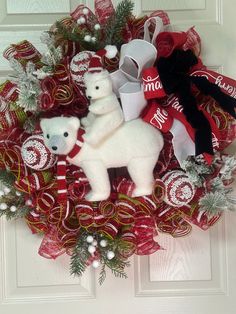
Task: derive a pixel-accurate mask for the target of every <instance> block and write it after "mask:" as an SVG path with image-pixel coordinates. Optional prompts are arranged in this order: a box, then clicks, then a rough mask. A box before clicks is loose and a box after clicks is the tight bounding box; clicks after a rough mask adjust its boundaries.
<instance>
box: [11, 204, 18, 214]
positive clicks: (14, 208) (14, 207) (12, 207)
mask: <svg viewBox="0 0 236 314" xmlns="http://www.w3.org/2000/svg"><path fill="white" fill-rule="evenodd" d="M10 211H11V212H13V213H14V212H16V211H17V207H16V206H14V205H13V206H11V207H10Z"/></svg>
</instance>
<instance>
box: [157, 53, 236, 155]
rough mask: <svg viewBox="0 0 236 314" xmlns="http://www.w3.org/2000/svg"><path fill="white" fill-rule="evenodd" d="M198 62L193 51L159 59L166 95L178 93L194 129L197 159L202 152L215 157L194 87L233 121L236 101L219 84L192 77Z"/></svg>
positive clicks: (206, 123) (207, 122)
mask: <svg viewBox="0 0 236 314" xmlns="http://www.w3.org/2000/svg"><path fill="white" fill-rule="evenodd" d="M197 63H198V59H197V57H196V56H195V55H194V53H193V52H192V51H191V50H187V51H183V50H178V49H175V50H174V51H173V52H172V54H171V55H170V56H168V57H161V58H159V60H158V61H157V69H158V72H159V75H160V79H161V82H162V85H163V88H164V90H165V92H166V94H172V93H175V94H176V95H177V96H178V97H179V103H180V105H182V107H183V113H184V114H185V116H186V119H187V121H188V122H189V123H190V125H191V126H192V127H193V128H194V129H195V149H196V152H195V154H196V156H197V155H200V154H202V153H208V154H210V155H214V152H213V146H212V134H211V126H210V123H209V121H208V120H207V118H206V117H205V115H204V114H203V112H202V111H200V110H199V109H198V105H197V101H196V98H195V97H194V95H193V93H192V84H194V85H195V86H196V87H197V88H198V90H199V91H200V92H201V93H203V94H204V95H209V96H211V97H212V98H214V99H215V100H216V101H217V103H218V104H219V105H220V107H221V108H222V109H223V110H224V111H226V112H228V113H229V114H230V115H231V116H232V117H234V118H236V113H235V110H234V108H235V107H236V99H234V98H232V97H230V96H229V95H227V94H225V93H223V92H222V91H221V89H220V87H219V86H218V85H216V84H214V83H211V82H209V81H208V80H207V79H206V78H205V77H201V76H190V75H189V71H190V69H191V67H192V66H194V65H196V64H197Z"/></svg>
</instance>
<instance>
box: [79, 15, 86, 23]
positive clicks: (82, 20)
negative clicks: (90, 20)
mask: <svg viewBox="0 0 236 314" xmlns="http://www.w3.org/2000/svg"><path fill="white" fill-rule="evenodd" d="M85 23H86V20H85V18H84V17H83V16H82V17H81V18H80V24H85Z"/></svg>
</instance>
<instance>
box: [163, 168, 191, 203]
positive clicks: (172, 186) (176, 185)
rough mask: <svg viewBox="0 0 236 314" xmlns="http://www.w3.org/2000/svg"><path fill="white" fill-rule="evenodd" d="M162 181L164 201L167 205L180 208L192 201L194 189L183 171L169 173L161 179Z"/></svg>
mask: <svg viewBox="0 0 236 314" xmlns="http://www.w3.org/2000/svg"><path fill="white" fill-rule="evenodd" d="M162 181H163V182H164V184H165V186H166V193H165V197H164V201H165V202H166V203H167V204H168V205H171V206H175V207H181V206H184V205H187V204H188V203H189V202H190V201H191V200H192V199H193V197H194V194H195V187H194V185H193V183H192V182H191V181H190V179H189V177H188V176H187V175H186V174H185V173H184V172H183V171H181V170H174V171H170V172H168V173H166V174H165V175H164V176H163V177H162Z"/></svg>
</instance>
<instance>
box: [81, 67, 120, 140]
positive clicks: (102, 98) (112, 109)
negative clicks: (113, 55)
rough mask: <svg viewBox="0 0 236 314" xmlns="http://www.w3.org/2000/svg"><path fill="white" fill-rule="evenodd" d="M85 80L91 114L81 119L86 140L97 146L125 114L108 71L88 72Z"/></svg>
mask: <svg viewBox="0 0 236 314" xmlns="http://www.w3.org/2000/svg"><path fill="white" fill-rule="evenodd" d="M84 82H85V86H86V95H87V98H88V99H89V100H90V105H89V114H88V116H87V117H86V118H84V119H82V121H81V123H82V124H83V126H84V127H85V130H86V134H85V135H84V140H85V141H86V142H87V143H89V144H91V145H93V146H96V145H98V144H99V143H100V142H101V141H103V140H104V139H105V138H106V137H107V136H108V135H109V134H110V133H112V132H113V131H114V130H115V129H116V128H117V127H118V126H119V125H121V124H122V123H123V121H124V116H123V112H122V110H121V107H120V103H119V101H118V99H117V97H116V95H115V94H114V93H113V91H112V81H111V78H110V74H109V73H108V71H106V70H102V71H100V72H97V73H89V72H87V73H86V74H85V76H84Z"/></svg>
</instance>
